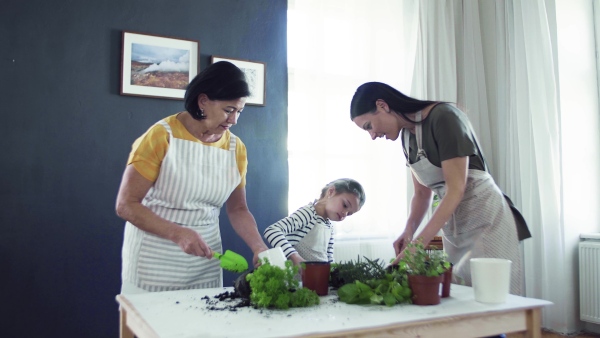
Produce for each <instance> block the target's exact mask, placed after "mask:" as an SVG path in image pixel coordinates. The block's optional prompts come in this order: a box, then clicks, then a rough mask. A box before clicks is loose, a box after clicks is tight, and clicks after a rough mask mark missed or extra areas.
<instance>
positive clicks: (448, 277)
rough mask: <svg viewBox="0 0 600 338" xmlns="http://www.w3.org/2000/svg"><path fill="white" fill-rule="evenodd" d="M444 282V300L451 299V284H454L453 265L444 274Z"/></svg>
mask: <svg viewBox="0 0 600 338" xmlns="http://www.w3.org/2000/svg"><path fill="white" fill-rule="evenodd" d="M442 276H444V281H443V283H442V298H446V297H450V284H452V265H450V268H449V269H448V270H446V272H444V274H443V275H442Z"/></svg>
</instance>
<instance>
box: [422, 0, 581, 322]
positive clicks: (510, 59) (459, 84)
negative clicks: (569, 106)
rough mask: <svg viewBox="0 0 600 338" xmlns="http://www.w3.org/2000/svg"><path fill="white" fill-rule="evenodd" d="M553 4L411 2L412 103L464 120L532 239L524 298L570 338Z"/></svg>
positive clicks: (571, 280)
mask: <svg viewBox="0 0 600 338" xmlns="http://www.w3.org/2000/svg"><path fill="white" fill-rule="evenodd" d="M553 4H554V2H553V1H549V5H547V4H546V2H545V1H543V0H535V1H534V0H531V1H508V0H507V1H493V2H492V1H462V0H454V1H444V2H442V3H440V2H431V1H425V0H424V1H420V2H419V20H420V22H419V35H418V36H419V38H418V41H417V44H418V48H417V59H416V62H415V65H416V67H415V71H414V75H413V76H414V77H413V92H412V94H413V95H414V96H418V97H421V98H426V99H437V100H448V101H454V102H456V103H457V104H458V106H459V107H461V108H462V109H463V110H464V111H465V112H466V113H467V115H468V116H469V118H470V120H471V122H472V123H473V126H474V128H475V131H476V132H477V134H478V137H479V141H480V142H481V144H482V146H483V150H484V153H485V155H486V160H487V163H488V165H489V166H490V170H491V172H492V174H493V176H494V177H495V179H496V182H497V183H498V185H499V186H500V187H501V189H502V190H503V191H504V192H505V193H507V194H508V195H509V196H511V197H512V199H513V201H514V202H515V204H516V205H517V206H518V207H519V208H520V209H521V210H522V212H523V214H524V216H525V218H526V219H527V220H528V223H529V226H530V230H531V232H532V235H533V238H532V239H528V240H527V241H525V242H524V263H525V264H524V266H525V281H526V295H527V296H529V297H535V298H542V299H547V300H550V301H552V302H554V303H555V304H556V305H555V306H552V307H548V308H546V309H544V311H543V318H542V319H543V326H544V327H546V328H550V329H553V330H556V331H560V332H573V331H576V330H577V327H578V318H577V317H576V315H575V314H576V313H577V304H578V303H577V300H576V299H573V296H576V292H575V291H574V290H573V286H574V284H575V281H576V280H577V278H576V276H573V274H572V273H570V271H571V270H573V269H572V267H573V262H572V261H570V260H572V259H573V256H572V254H571V252H572V251H573V249H576V247H575V248H574V247H573V246H569V245H566V244H565V243H568V242H569V241H570V239H569V238H565V231H564V219H563V207H564V206H563V204H562V196H563V195H562V179H561V163H562V162H561V149H560V141H561V138H560V135H561V133H560V125H559V121H560V108H559V103H558V102H559V92H558V67H557V65H556V59H555V58H556V37H555V36H552V34H551V33H552V31H553V30H554V31H555V27H556V25H553V24H552V22H549V20H552V19H553V18H555V7H554V6H553ZM480 15H483V16H484V18H483V19H482V18H481V17H480ZM565 272H566V273H565Z"/></svg>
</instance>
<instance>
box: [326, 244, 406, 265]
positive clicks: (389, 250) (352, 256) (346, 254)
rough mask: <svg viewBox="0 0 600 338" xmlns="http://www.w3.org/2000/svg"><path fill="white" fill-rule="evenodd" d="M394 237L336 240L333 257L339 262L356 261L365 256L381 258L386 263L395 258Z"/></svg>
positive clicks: (372, 258)
mask: <svg viewBox="0 0 600 338" xmlns="http://www.w3.org/2000/svg"><path fill="white" fill-rule="evenodd" d="M393 242H394V240H393V239H386V240H383V239H382V240H360V241H359V240H353V241H336V242H335V243H334V244H333V259H334V261H335V262H337V263H341V262H348V261H350V260H352V261H355V262H356V260H357V258H358V257H360V259H361V260H363V257H367V258H368V259H371V260H374V259H379V260H380V261H382V262H383V263H384V264H387V263H389V262H390V259H392V258H395V257H396V255H395V253H394V248H393V247H392V243H393Z"/></svg>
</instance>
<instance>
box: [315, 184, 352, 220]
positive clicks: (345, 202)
mask: <svg viewBox="0 0 600 338" xmlns="http://www.w3.org/2000/svg"><path fill="white" fill-rule="evenodd" d="M323 198H324V199H325V217H326V218H328V219H330V220H332V221H335V222H339V221H342V220H344V219H345V218H346V216H350V215H352V214H353V213H355V212H358V210H360V206H359V205H360V204H359V203H360V201H359V199H358V197H357V196H356V195H354V194H352V193H349V192H344V193H341V194H336V191H335V188H334V187H331V188H329V189H328V190H327V192H326V193H325V196H324V197H323Z"/></svg>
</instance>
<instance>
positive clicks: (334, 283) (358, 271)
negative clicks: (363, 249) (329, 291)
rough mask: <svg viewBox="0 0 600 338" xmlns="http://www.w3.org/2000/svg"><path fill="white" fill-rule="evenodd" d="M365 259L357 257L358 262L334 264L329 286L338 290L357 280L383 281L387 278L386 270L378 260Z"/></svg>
mask: <svg viewBox="0 0 600 338" xmlns="http://www.w3.org/2000/svg"><path fill="white" fill-rule="evenodd" d="M363 258H364V260H361V259H360V256H357V258H356V261H354V260H350V261H347V262H340V263H333V264H332V265H331V275H330V280H329V285H330V286H331V287H333V288H334V289H338V288H340V287H341V286H343V285H345V284H350V283H354V281H357V280H358V281H366V280H370V279H381V278H383V277H384V276H385V269H384V268H383V265H382V264H381V263H380V262H379V260H378V259H375V260H370V259H368V258H367V257H363Z"/></svg>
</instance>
